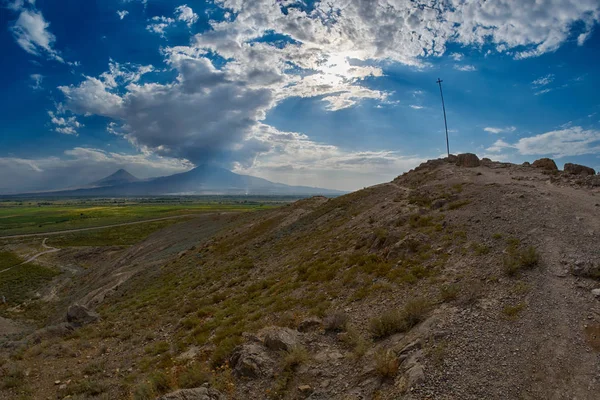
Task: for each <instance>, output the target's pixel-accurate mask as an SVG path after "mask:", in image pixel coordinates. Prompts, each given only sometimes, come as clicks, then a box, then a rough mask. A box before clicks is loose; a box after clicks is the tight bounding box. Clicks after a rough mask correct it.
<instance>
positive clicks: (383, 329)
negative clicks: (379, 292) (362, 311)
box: [369, 299, 430, 339]
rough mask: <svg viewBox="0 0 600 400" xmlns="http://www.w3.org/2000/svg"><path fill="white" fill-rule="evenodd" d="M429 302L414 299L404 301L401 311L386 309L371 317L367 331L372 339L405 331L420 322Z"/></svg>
mask: <svg viewBox="0 0 600 400" xmlns="http://www.w3.org/2000/svg"><path fill="white" fill-rule="evenodd" d="M429 308H430V304H429V302H428V301H427V300H425V299H414V300H411V301H409V302H408V303H406V305H405V306H404V308H403V309H402V310H401V311H398V310H392V311H388V312H386V313H384V314H382V315H380V316H379V317H376V318H373V319H371V321H370V323H369V331H370V332H371V335H372V336H373V338H374V339H382V338H385V337H388V336H390V335H393V334H395V333H399V332H406V331H408V330H410V329H411V328H412V327H414V326H415V325H417V324H418V323H419V322H421V321H422V320H423V319H424V318H425V315H426V314H427V312H428V311H429Z"/></svg>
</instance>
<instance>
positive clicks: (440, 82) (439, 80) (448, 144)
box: [437, 78, 450, 157]
mask: <svg viewBox="0 0 600 400" xmlns="http://www.w3.org/2000/svg"><path fill="white" fill-rule="evenodd" d="M442 82H443V80H441V79H440V78H438V80H437V83H438V85H440V95H441V96H442V109H443V110H444V125H445V126H446V150H447V151H448V157H450V141H449V140H448V120H446V105H445V104H444V92H443V91H442Z"/></svg>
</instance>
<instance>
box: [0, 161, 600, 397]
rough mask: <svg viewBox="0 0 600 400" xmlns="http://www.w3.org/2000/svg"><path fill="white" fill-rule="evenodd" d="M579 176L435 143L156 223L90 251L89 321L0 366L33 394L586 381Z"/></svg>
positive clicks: (461, 390) (591, 378)
mask: <svg viewBox="0 0 600 400" xmlns="http://www.w3.org/2000/svg"><path fill="white" fill-rule="evenodd" d="M598 195H600V180H599V179H598V177H597V176H594V177H587V178H580V177H577V176H572V175H566V174H562V173H559V172H551V171H544V170H543V169H536V168H532V167H523V166H516V165H510V164H502V163H492V162H487V163H485V164H484V165H482V166H480V167H476V168H464V167H458V166H456V165H454V164H450V163H448V162H445V161H442V160H436V161H432V162H428V163H426V164H424V165H422V166H421V167H419V168H417V169H416V170H414V171H411V172H409V173H407V174H405V175H403V176H401V177H399V178H397V179H395V180H394V181H393V182H390V183H387V184H383V185H378V186H375V187H371V188H368V189H365V190H361V191H358V192H355V193H351V194H348V195H345V196H341V197H338V198H336V199H331V200H328V199H326V198H323V197H315V198H311V199H306V200H302V201H298V202H296V203H294V204H292V205H290V206H287V207H282V208H279V209H275V210H271V211H267V212H260V213H252V214H245V215H223V216H220V217H219V218H218V219H215V221H214V223H215V225H214V228H210V229H214V231H205V230H201V229H200V227H203V228H202V229H209V227H207V225H208V224H210V221H209V219H205V220H203V221H202V223H198V225H196V226H197V227H194V226H195V225H194V224H196V223H197V222H195V221H191V222H186V223H185V224H182V225H181V226H180V228H179V229H178V225H174V226H171V227H170V228H168V230H167V231H164V232H157V233H155V234H154V235H153V236H152V237H150V238H148V239H147V240H146V241H144V242H142V243H140V244H138V245H136V246H133V247H132V248H130V249H128V250H127V252H126V253H123V255H122V256H121V257H120V258H119V261H118V262H107V263H106V264H103V265H99V266H98V267H97V268H95V269H91V270H94V272H93V273H94V274H97V275H100V276H102V280H93V281H89V282H88V284H87V285H86V286H84V287H85V289H86V290H87V292H86V293H88V292H90V291H92V290H99V289H101V288H110V291H108V292H106V294H107V295H108V296H107V297H106V298H103V299H102V300H101V301H100V302H98V301H97V300H94V301H92V300H91V297H90V296H88V295H86V296H84V297H81V298H80V299H79V301H80V302H81V303H82V304H87V305H89V306H90V307H95V308H96V310H97V311H99V312H100V314H101V316H102V321H99V322H96V323H93V324H90V325H87V326H85V327H83V328H80V329H79V330H77V333H76V334H69V335H68V336H67V337H66V338H64V339H63V338H61V337H57V336H53V337H50V338H47V339H44V341H43V342H42V343H39V342H37V344H36V342H35V341H33V342H30V344H28V345H27V346H26V350H23V351H21V353H20V354H21V356H20V357H21V358H20V359H19V358H16V359H15V358H13V359H11V360H7V361H5V366H4V368H5V369H6V368H8V366H10V367H11V368H13V367H14V368H22V370H25V369H27V368H30V371H33V372H31V373H30V376H31V378H30V379H32V380H35V382H37V384H36V385H33V389H32V390H33V394H34V397H35V398H45V397H47V396H48V395H49V394H53V393H54V392H56V393H57V394H59V395H61V394H66V393H77V391H76V390H75V389H76V388H84V389H85V387H88V386H82V385H86V384H87V385H91V384H93V385H96V386H94V387H97V388H98V390H97V391H100V392H102V393H104V395H105V396H108V397H109V398H128V397H130V396H133V397H134V398H139V399H141V398H152V397H153V396H158V395H160V394H162V393H164V392H168V391H171V390H175V389H176V388H184V387H200V386H202V385H203V383H204V382H206V381H208V382H209V383H208V385H209V386H210V387H211V390H217V391H218V392H219V393H220V396H221V397H219V395H218V394H217V392H214V391H213V392H210V393H211V396H212V397H211V398H235V399H249V398H252V399H270V398H285V399H296V398H311V399H349V398H351V399H358V398H367V399H373V398H379V399H423V398H432V399H482V398H485V399H572V398H578V399H595V398H596V397H597V393H598V391H599V390H600V381H599V380H598V379H597V378H596V377H597V376H598V373H599V372H600V364H599V358H598V352H599V351H600V302H599V301H598V300H597V299H596V298H595V297H594V295H593V294H592V292H591V290H592V289H594V288H597V287H598V286H600V285H599V283H598V281H597V280H595V279H594V277H595V278H597V277H598V276H600V269H598V268H599V267H598V266H599V265H600V254H599V253H598V251H597V235H598V232H600V216H599V215H598V204H599V201H598V200H597V197H598ZM196 230H198V236H197V237H195V239H194V232H195V231H196ZM217 231H218V233H216V234H212V233H211V232H217ZM178 235H180V237H181V239H182V240H183V239H184V238H185V244H186V245H185V246H184V245H183V244H182V245H181V246H178V247H177V248H176V251H177V252H178V253H177V254H175V253H174V252H172V251H171V250H170V246H171V245H169V243H177V237H178ZM191 243H194V244H193V245H191ZM187 246H189V247H187ZM183 248H187V250H183V251H182V249H183ZM173 251H174V250H173ZM52 257H54V260H55V261H56V262H60V260H61V257H65V254H62V255H61V253H60V252H59V253H55V254H54V255H53V256H52ZM152 260H154V261H152ZM125 275H126V276H127V279H123V276H125ZM92 282H93V283H92ZM73 285H75V286H77V285H84V282H83V281H81V282H77V280H74V282H73ZM95 285H100V287H94V286H95ZM82 289H83V288H80V289H78V291H81V290H82ZM95 293H98V292H95ZM61 296H67V294H62V293H61ZM94 298H96V297H94ZM96 299H97V298H96ZM75 300H76V299H74V298H72V299H70V301H71V302H72V301H75ZM57 347H58V348H62V349H63V350H62V351H56V350H53V349H56V348H57ZM67 354H73V355H72V356H70V355H67ZM41 360H43V362H44V363H45V364H44V365H45V367H44V368H43V369H41V368H36V367H35V365H38V363H39V362H40V361H41ZM75 360H76V362H74V361H75ZM32 368H33V369H32ZM56 371H61V374H57V373H56ZM90 371H92V372H90ZM93 371H104V372H93ZM63 376H69V379H70V380H71V381H70V383H69V384H68V385H67V388H66V389H64V391H62V392H61V389H59V388H58V387H57V385H55V384H54V381H55V380H57V379H61V380H62V379H64V378H63ZM86 376H87V377H86ZM69 388H70V389H69ZM11 390H12V389H5V390H4V391H0V396H2V395H4V396H5V397H4V398H11V397H10V396H11V395H14V394H15V393H16V392H15V391H11ZM69 390H72V392H69ZM82 390H83V389H82ZM86 390H87V389H86ZM202 391H205V392H207V391H208V389H202ZM85 393H87V392H85ZM144 396H146V397H144ZM59 397H60V396H59Z"/></svg>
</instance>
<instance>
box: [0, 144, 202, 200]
mask: <svg viewBox="0 0 600 400" xmlns="http://www.w3.org/2000/svg"><path fill="white" fill-rule="evenodd" d="M119 168H125V169H127V170H128V171H129V172H131V173H132V174H134V175H136V176H137V177H138V178H149V177H153V176H162V175H170V174H174V173H178V172H183V171H187V170H189V169H190V168H192V165H191V164H190V163H189V162H187V161H185V160H183V161H181V160H177V159H170V158H163V157H157V156H155V155H151V154H143V153H140V154H122V153H115V152H107V151H103V150H99V149H90V148H81V147H76V148H74V149H71V150H67V151H65V152H64V154H63V155H62V156H61V157H44V158H33V159H28V158H18V157H0V175H1V176H2V177H3V178H2V187H0V193H8V192H9V191H8V188H10V192H12V193H16V192H23V191H33V190H47V189H56V188H68V187H74V186H77V185H85V184H88V183H91V182H93V181H95V180H98V179H101V178H104V177H105V176H108V175H110V174H112V173H114V172H115V171H116V170H118V169H119ZM74 171H76V173H74Z"/></svg>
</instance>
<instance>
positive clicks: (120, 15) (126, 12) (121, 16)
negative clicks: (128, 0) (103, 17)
mask: <svg viewBox="0 0 600 400" xmlns="http://www.w3.org/2000/svg"><path fill="white" fill-rule="evenodd" d="M127 14H129V11H127V10H119V11H117V15H118V16H119V19H121V20H122V19H123V18H125V17H126V16H127Z"/></svg>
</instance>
